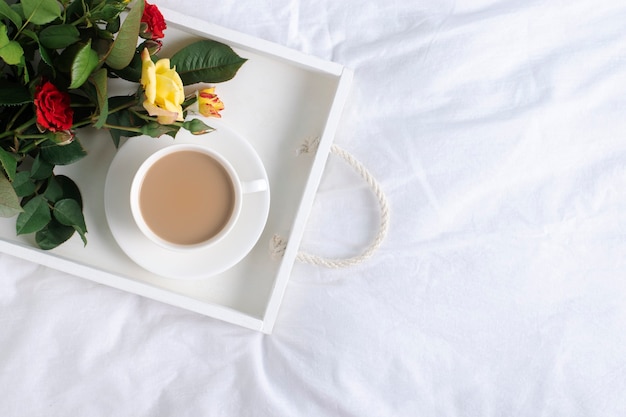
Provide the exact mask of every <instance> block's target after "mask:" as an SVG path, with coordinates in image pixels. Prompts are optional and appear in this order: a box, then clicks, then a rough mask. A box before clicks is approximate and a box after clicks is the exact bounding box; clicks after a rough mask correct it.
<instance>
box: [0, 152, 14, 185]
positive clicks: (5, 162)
mask: <svg viewBox="0 0 626 417" xmlns="http://www.w3.org/2000/svg"><path fill="white" fill-rule="evenodd" d="M0 164H2V168H4V172H5V173H6V174H7V177H8V178H9V180H11V181H13V180H14V179H15V170H16V169H17V157H16V156H15V155H14V154H12V153H11V152H7V151H5V150H4V149H2V148H0Z"/></svg>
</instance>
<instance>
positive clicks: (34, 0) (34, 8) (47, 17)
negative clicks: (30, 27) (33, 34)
mask: <svg viewBox="0 0 626 417" xmlns="http://www.w3.org/2000/svg"><path fill="white" fill-rule="evenodd" d="M21 3H22V7H23V8H24V16H25V17H26V20H28V21H30V22H31V23H34V24H36V25H45V24H46V23H50V22H52V21H53V20H54V19H56V18H59V17H61V5H60V4H59V2H58V1H57V0H22V1H21Z"/></svg>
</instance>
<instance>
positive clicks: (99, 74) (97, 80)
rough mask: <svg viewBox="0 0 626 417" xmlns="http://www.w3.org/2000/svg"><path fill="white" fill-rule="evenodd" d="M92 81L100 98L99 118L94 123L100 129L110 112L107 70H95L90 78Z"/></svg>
mask: <svg viewBox="0 0 626 417" xmlns="http://www.w3.org/2000/svg"><path fill="white" fill-rule="evenodd" d="M89 80H90V82H91V83H92V84H93V85H94V87H96V95H97V98H98V110H99V112H100V114H99V115H98V120H97V121H96V123H94V127H95V128H96V129H100V128H101V127H102V126H104V124H105V123H106V121H107V116H108V114H109V100H108V98H107V70H106V68H100V69H99V70H98V71H96V72H94V73H93V74H92V76H91V77H90V78H89Z"/></svg>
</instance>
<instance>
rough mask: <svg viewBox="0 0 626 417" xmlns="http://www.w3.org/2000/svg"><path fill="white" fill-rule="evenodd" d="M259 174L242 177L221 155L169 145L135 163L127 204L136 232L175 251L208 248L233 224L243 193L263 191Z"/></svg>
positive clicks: (264, 183)
mask: <svg viewBox="0 0 626 417" xmlns="http://www.w3.org/2000/svg"><path fill="white" fill-rule="evenodd" d="M267 187H268V184H267V181H266V179H264V178H261V179H253V180H247V181H242V180H241V179H240V178H239V176H238V174H237V172H236V171H235V169H234V168H233V166H232V165H231V164H230V163H229V162H228V160H226V159H225V158H224V157H223V156H222V155H220V154H219V153H217V152H216V151H214V150H211V149H209V148H207V147H204V146H201V145H196V144H189V143H183V144H173V145H169V146H167V147H165V148H162V149H160V150H158V151H157V152H155V153H153V154H152V155H150V156H149V157H148V158H147V159H146V160H145V161H144V162H143V163H142V164H141V166H140V167H139V169H138V170H137V172H136V173H135V176H134V178H133V181H132V184H131V190H130V206H131V212H132V215H133V218H134V220H135V223H136V224H137V226H138V227H139V230H141V232H142V233H143V234H144V235H145V236H146V237H147V238H148V239H150V240H151V241H153V242H154V243H156V244H158V245H160V246H162V247H165V248H167V249H171V250H175V251H188V250H196V249H203V248H208V247H210V246H212V245H215V244H217V243H218V242H220V241H221V240H222V239H223V238H224V237H226V236H227V235H228V234H229V232H231V231H232V229H233V227H234V226H235V224H236V222H237V219H238V217H239V214H240V212H241V207H242V204H243V197H244V195H245V194H248V193H255V192H259V191H264V190H266V189H267Z"/></svg>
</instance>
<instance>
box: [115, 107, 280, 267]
mask: <svg viewBox="0 0 626 417" xmlns="http://www.w3.org/2000/svg"><path fill="white" fill-rule="evenodd" d="M194 117H200V116H194ZM205 121H206V123H207V124H209V125H210V126H212V127H214V128H216V130H215V131H214V132H211V133H209V134H206V135H201V136H194V135H192V134H190V133H189V132H188V131H187V130H184V129H181V130H180V131H179V133H178V135H177V136H176V139H172V138H171V137H168V136H162V137H160V138H157V139H155V138H151V137H148V136H137V137H133V138H129V139H128V140H127V141H126V143H124V144H123V145H122V146H121V147H120V149H118V151H117V153H116V155H115V157H114V158H113V161H112V162H111V165H110V167H109V171H108V173H107V177H106V183H105V186H104V209H105V213H106V218H107V222H108V223H109V228H110V229H111V233H112V234H113V237H114V238H115V240H116V241H117V243H118V245H119V246H120V248H122V250H123V251H124V252H125V253H126V254H127V255H128V256H129V257H130V258H131V259H132V260H133V261H135V262H136V263H137V264H138V265H140V266H142V267H143V268H145V269H147V270H148V271H150V272H153V273H155V274H158V275H161V276H164V277H167V278H178V279H201V278H208V277H210V276H212V275H215V274H219V273H220V272H223V271H225V270H227V269H229V268H231V267H233V266H234V265H235V264H237V263H238V262H239V261H241V260H242V259H243V258H244V257H245V256H246V255H247V254H248V253H249V252H250V251H251V250H252V248H253V247H254V245H255V244H256V243H257V241H258V239H259V237H260V236H261V233H262V232H263V229H264V228H265V223H266V222H267V216H268V214H269V208H270V193H269V189H267V190H265V191H261V192H257V193H252V194H246V195H244V197H243V198H244V200H243V206H242V210H241V214H240V216H239V219H238V220H237V223H236V224H235V226H234V228H233V230H232V231H231V232H230V233H229V234H228V236H226V237H225V238H224V239H222V240H221V241H220V242H219V243H217V244H216V245H214V246H211V247H209V248H206V249H198V250H195V251H190V252H178V251H171V250H168V249H165V248H163V247H161V246H159V245H157V244H155V243H154V242H152V241H151V240H149V239H148V238H147V237H145V236H144V234H143V233H142V232H141V231H140V230H139V228H138V227H137V225H136V224H135V222H134V220H133V216H132V213H131V211H130V186H131V182H132V180H133V176H134V174H135V171H136V170H137V168H139V165H141V163H142V162H143V161H144V160H145V159H146V158H147V157H148V156H149V155H151V154H152V153H154V152H155V151H157V150H159V149H161V148H163V147H166V146H169V145H172V144H174V143H195V144H201V145H205V146H206V147H207V148H210V149H214V150H216V151H217V152H219V153H221V154H222V155H223V156H224V157H226V158H227V159H228V160H229V161H230V163H231V164H232V165H233V167H234V168H235V169H236V170H237V173H238V174H239V177H240V178H241V179H242V180H243V181H249V180H255V179H265V180H266V181H267V173H266V171H265V167H264V166H263V163H262V161H261V159H260V158H259V156H258V155H257V153H256V151H255V150H254V148H253V147H252V146H251V145H250V144H249V143H248V142H247V141H246V140H245V139H244V138H243V137H241V136H240V135H238V134H237V133H235V132H234V131H232V130H231V129H229V128H228V127H227V126H225V124H224V123H222V122H221V121H219V120H216V119H208V120H205Z"/></svg>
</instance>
